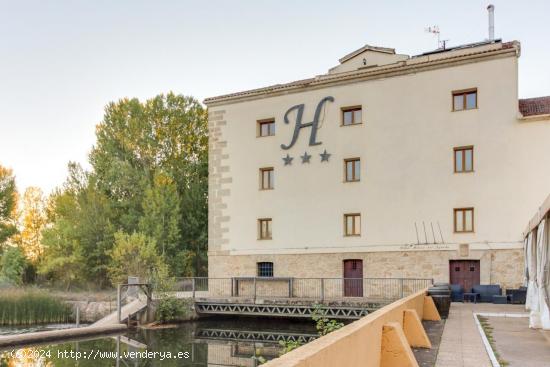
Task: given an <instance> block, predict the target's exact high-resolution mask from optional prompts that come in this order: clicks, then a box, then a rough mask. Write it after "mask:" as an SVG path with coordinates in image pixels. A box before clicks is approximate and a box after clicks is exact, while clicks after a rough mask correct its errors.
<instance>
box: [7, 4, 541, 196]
mask: <svg viewBox="0 0 550 367" xmlns="http://www.w3.org/2000/svg"><path fill="white" fill-rule="evenodd" d="M489 3H490V2H488V1H478V0H468V1H445V0H437V1H435V0H434V1H431V0H430V1H428V0H415V1H410V0H407V1H392V0H386V1H368V0H362V1H352V0H338V1H325V0H316V1H298V0H289V1H287V0H273V1H266V0H242V1H239V0H232V1H227V0H226V1H220V0H208V1H185V0H177V1H176V0H155V1H153V0H150V1H142V0H117V1H113V0H93V1H92V0H89V1H84V0H55V1H54V0H35V1H27V0H11V1H7V0H0V165H3V166H7V167H10V168H11V169H13V171H14V174H15V175H16V182H17V185H18V188H19V190H20V191H23V190H24V189H25V188H26V187H28V186H39V187H41V188H42V189H43V190H44V191H45V192H46V193H49V192H51V190H52V189H54V188H55V187H56V186H59V185H61V184H62V183H63V182H64V180H65V177H66V174H67V163H68V162H69V161H76V162H79V163H81V164H82V165H83V166H84V167H89V166H88V165H87V161H88V154H89V152H90V150H91V148H92V146H93V144H94V142H95V126H96V125H97V124H98V123H99V122H100V121H101V119H102V116H103V109H104V106H105V105H106V104H107V103H109V102H110V101H116V100H118V99H120V98H124V97H137V98H139V99H142V100H145V99H147V98H151V97H153V96H155V95H157V94H159V93H166V92H168V91H174V92H176V93H181V94H185V95H191V96H194V97H195V98H197V99H198V100H200V101H202V100H203V99H204V98H206V97H211V96H216V95H219V94H224V93H229V92H235V91H241V90H246V89H251V88H257V87H262V86H267V85H271V84H277V83H283V82H288V81H292V80H296V79H303V78H307V77H311V76H314V75H318V74H323V73H326V72H327V70H328V69H329V68H330V67H332V66H335V65H337V64H338V61H337V60H338V59H339V58H340V57H342V56H344V55H345V54H347V53H349V52H351V51H353V50H355V49H357V48H359V47H361V46H363V45H364V44H370V45H376V46H385V47H392V48H395V49H396V52H398V53H405V54H409V55H415V54H419V53H422V52H425V51H429V50H433V49H435V48H436V46H437V41H436V38H435V36H433V35H432V34H429V33H426V32H425V28H427V27H428V26H433V25H437V26H439V29H440V31H441V38H442V39H447V40H449V41H448V45H449V46H453V45H459V44H464V43H471V42H477V41H482V40H484V39H486V38H487V10H486V7H487V5H488V4H489ZM492 3H493V4H494V5H495V8H496V9H495V36H496V38H502V39H503V40H504V41H510V40H519V41H521V43H522V56H521V58H520V62H519V96H520V98H526V97H536V96H543V95H550V67H549V66H548V65H549V64H550V43H549V42H548V36H549V35H550V22H549V21H548V14H550V1H547V0H540V1H535V0H533V1H531V0H530V1H517V0H502V1H501V0H494V1H492ZM527 4H528V5H527Z"/></svg>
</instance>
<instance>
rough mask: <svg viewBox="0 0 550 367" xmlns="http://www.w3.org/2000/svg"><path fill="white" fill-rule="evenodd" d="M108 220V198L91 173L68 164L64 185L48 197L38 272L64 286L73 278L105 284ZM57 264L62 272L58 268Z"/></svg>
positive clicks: (110, 218) (110, 240) (109, 237)
mask: <svg viewBox="0 0 550 367" xmlns="http://www.w3.org/2000/svg"><path fill="white" fill-rule="evenodd" d="M112 221H113V213H112V210H111V206H110V202H109V200H108V199H107V197H106V196H105V195H104V194H102V193H100V192H99V190H98V189H97V187H96V185H95V180H94V178H93V176H90V175H89V174H87V173H86V172H85V171H84V170H83V169H82V168H81V167H80V166H79V165H77V164H74V163H71V164H69V178H68V179H67V181H66V183H65V185H64V186H63V188H61V189H59V190H57V191H56V192H54V194H52V196H51V197H50V204H49V208H48V222H49V223H50V224H49V225H48V226H47V228H46V229H45V230H44V231H43V241H42V243H43V246H44V247H45V256H44V259H43V264H41V266H40V268H39V272H40V273H42V274H48V275H50V276H51V277H52V278H54V279H59V280H62V281H64V282H66V284H67V286H70V284H71V282H72V281H74V280H83V281H88V282H93V283H94V284H96V285H98V286H99V287H102V286H104V285H106V284H107V283H108V276H107V268H108V264H109V261H110V257H109V251H110V250H111V249H112V245H113V242H114V232H115V229H114V226H113V225H112ZM61 264H64V266H66V269H67V271H66V272H65V271H64V270H63V269H62V268H58V266H59V265H61ZM56 269H57V270H56Z"/></svg>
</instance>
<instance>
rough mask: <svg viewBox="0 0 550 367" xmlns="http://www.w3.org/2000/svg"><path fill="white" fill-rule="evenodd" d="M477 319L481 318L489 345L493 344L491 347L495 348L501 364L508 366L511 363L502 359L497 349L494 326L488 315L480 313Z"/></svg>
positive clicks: (494, 351) (480, 322)
mask: <svg viewBox="0 0 550 367" xmlns="http://www.w3.org/2000/svg"><path fill="white" fill-rule="evenodd" d="M477 319H478V320H479V324H480V325H481V328H482V329H483V332H484V333H485V336H486V337H487V340H488V341H489V345H491V349H492V350H493V353H494V354H495V357H496V359H497V361H498V363H500V365H501V366H508V365H509V364H510V363H508V362H507V361H505V360H504V359H502V357H501V356H500V354H499V353H498V351H497V348H496V345H495V338H494V337H493V327H492V326H491V324H489V320H488V319H487V318H486V317H483V316H479V315H478V316H477Z"/></svg>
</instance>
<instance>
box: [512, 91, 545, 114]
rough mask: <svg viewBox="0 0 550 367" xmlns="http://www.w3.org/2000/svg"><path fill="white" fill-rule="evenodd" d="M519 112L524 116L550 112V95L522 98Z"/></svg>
mask: <svg viewBox="0 0 550 367" xmlns="http://www.w3.org/2000/svg"><path fill="white" fill-rule="evenodd" d="M519 112H521V114H522V115H523V116H536V115H547V114H550V96H546V97H537V98H526V99H520V100H519Z"/></svg>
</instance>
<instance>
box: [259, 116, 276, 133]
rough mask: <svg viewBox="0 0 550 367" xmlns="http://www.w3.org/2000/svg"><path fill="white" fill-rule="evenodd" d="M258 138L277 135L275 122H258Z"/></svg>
mask: <svg viewBox="0 0 550 367" xmlns="http://www.w3.org/2000/svg"><path fill="white" fill-rule="evenodd" d="M257 135H258V136H260V137H262V136H273V135H275V120H274V119H267V120H259V121H258V134H257Z"/></svg>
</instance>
